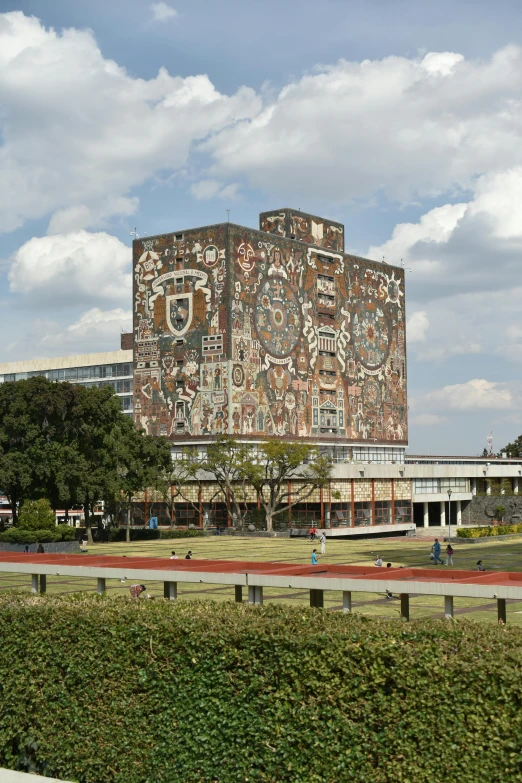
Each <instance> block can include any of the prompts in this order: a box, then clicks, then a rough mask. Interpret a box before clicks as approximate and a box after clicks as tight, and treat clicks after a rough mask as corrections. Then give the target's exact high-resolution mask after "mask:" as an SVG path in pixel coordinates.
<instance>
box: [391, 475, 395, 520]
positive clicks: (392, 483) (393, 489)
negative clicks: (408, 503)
mask: <svg viewBox="0 0 522 783" xmlns="http://www.w3.org/2000/svg"><path fill="white" fill-rule="evenodd" d="M391 491H392V500H391V504H392V507H391V512H392V513H391V520H392V525H394V524H395V479H392V480H391Z"/></svg>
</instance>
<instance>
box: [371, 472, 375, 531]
mask: <svg viewBox="0 0 522 783" xmlns="http://www.w3.org/2000/svg"><path fill="white" fill-rule="evenodd" d="M372 525H375V479H372Z"/></svg>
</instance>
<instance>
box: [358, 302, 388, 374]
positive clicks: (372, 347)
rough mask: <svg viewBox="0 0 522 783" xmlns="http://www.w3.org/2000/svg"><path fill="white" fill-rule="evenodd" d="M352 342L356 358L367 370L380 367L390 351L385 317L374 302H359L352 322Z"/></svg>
mask: <svg viewBox="0 0 522 783" xmlns="http://www.w3.org/2000/svg"><path fill="white" fill-rule="evenodd" d="M352 340H353V347H354V349H355V352H356V354H357V358H358V359H359V361H360V362H361V364H362V365H363V367H366V368H367V369H369V370H375V369H377V367H380V366H381V365H382V364H383V363H384V362H385V361H386V358H387V356H388V352H389V350H390V336H389V327H388V322H387V320H386V316H385V315H384V313H383V311H382V310H381V309H380V308H379V306H378V305H376V304H375V302H368V301H367V302H361V303H360V304H359V306H358V307H357V309H356V311H355V314H354V317H353V321H352Z"/></svg>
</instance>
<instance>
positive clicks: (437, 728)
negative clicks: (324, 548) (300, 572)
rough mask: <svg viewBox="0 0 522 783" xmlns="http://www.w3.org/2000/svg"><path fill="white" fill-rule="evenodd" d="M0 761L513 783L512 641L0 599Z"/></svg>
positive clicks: (517, 680)
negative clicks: (0, 651) (0, 649)
mask: <svg viewBox="0 0 522 783" xmlns="http://www.w3.org/2000/svg"><path fill="white" fill-rule="evenodd" d="M0 627H1V628H2V655H1V656H0V766H6V767H9V768H16V767H18V768H22V769H25V770H32V771H37V772H41V773H46V774H49V775H53V776H57V777H60V778H64V779H66V780H71V781H77V782H78V783H174V781H183V783H239V782H240V781H241V782H242V783H244V782H245V781H248V782H249V783H253V782H254V781H260V782H261V781H262V782H263V783H433V781H439V780H441V781H451V783H457V782H458V783H476V782H477V781H478V780H481V781H482V780H483V781H488V783H501V782H502V783H506V782H507V781H509V782H510V783H511V781H520V780H522V751H521V745H520V736H521V734H522V709H521V707H522V677H521V676H520V675H521V668H522V630H520V629H517V628H513V627H509V626H508V627H499V626H485V625H482V624H478V623H477V624H473V623H470V622H467V621H462V622H459V623H449V622H447V621H442V620H441V621H422V622H415V623H411V624H401V623H400V622H399V621H395V622H394V621H376V620H370V619H367V618H362V617H357V616H356V615H355V616H347V615H342V614H341V613H327V612H323V611H321V610H314V609H308V608H293V607H284V606H273V605H269V606H267V607H266V608H258V607H249V606H248V605H245V604H243V605H235V604H233V603H223V604H219V603H205V602H193V601H192V602H188V601H187V602H183V601H180V602H178V603H176V604H170V603H168V602H164V601H162V600H156V601H136V600H134V601H132V600H129V599H123V598H121V599H109V598H96V597H90V596H89V597H87V596H85V595H84V596H79V597H76V598H54V599H53V598H51V597H45V596H41V597H40V596H38V597H36V596H31V597H29V596H22V595H18V596H16V595H10V596H9V595H7V596H6V595H4V596H2V597H0Z"/></svg>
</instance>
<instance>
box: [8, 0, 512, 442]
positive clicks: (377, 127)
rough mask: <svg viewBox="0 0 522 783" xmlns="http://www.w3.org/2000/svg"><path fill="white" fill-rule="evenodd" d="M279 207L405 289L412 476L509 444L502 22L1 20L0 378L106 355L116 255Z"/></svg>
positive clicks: (119, 305)
mask: <svg viewBox="0 0 522 783" xmlns="http://www.w3.org/2000/svg"><path fill="white" fill-rule="evenodd" d="M282 206H289V207H297V208H300V209H302V210H303V211H305V212H308V213H312V214H317V215H320V216H323V217H327V218H331V219H332V220H337V221H340V222H342V223H344V225H345V227H346V229H345V237H346V250H347V251H348V252H352V253H355V254H358V255H362V256H366V257H369V258H373V259H376V260H382V259H383V258H384V259H385V261H386V262H387V263H389V264H394V265H398V266H400V265H403V266H404V267H405V269H406V273H405V274H406V300H407V302H406V313H407V348H408V373H409V380H408V389H409V420H410V446H409V452H410V453H414V454H465V455H468V454H469V455H473V454H478V453H481V452H482V449H483V448H484V447H485V445H486V437H487V435H488V433H489V432H490V431H492V432H493V447H494V450H495V451H499V450H500V449H501V448H502V446H504V445H505V444H506V443H507V442H509V441H512V440H514V439H515V438H516V437H517V436H518V435H519V434H520V433H521V432H522V382H521V375H520V373H521V368H522V320H521V317H520V316H521V309H522V305H521V302H522V277H521V271H522V264H521V258H522V4H521V3H520V2H519V1H518V0H496V2H495V3H494V4H493V3H491V2H490V1H489V0H488V2H485V1H483V0H473V1H472V2H471V1H469V2H468V0H452V1H451V2H450V0H436V2H435V1H433V2H432V0H423V2H420V3H419V2H418V0H415V1H414V0H321V2H317V0H314V1H313V2H312V1H311V0H221V2H220V3H216V2H215V0H190V1H189V0H172V2H168V3H167V2H161V1H158V2H145V1H142V0H103V2H102V0H89V2H85V1H83V2H82V0H53V2H52V3H49V2H44V0H18V2H14V3H11V2H8V0H0V330H1V331H0V334H1V335H2V339H1V340H0V362H6V361H16V360H20V359H31V358H37V357H44V356H58V355H62V354H75V353H87V352H94V351H105V350H115V349H117V348H118V347H119V336H120V332H121V331H122V330H129V329H130V328H131V280H132V279H131V263H130V262H131V253H130V247H131V242H132V236H131V232H133V231H137V233H138V234H139V235H140V236H143V235H150V234H158V233H163V232H169V231H181V230H183V229H185V228H190V227H195V226H199V225H207V224H209V223H217V222H221V221H224V220H226V219H227V210H230V219H231V221H232V222H234V223H239V224H242V225H247V226H252V227H257V225H258V214H259V212H262V211H267V210H270V209H274V208H279V207H282Z"/></svg>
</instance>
